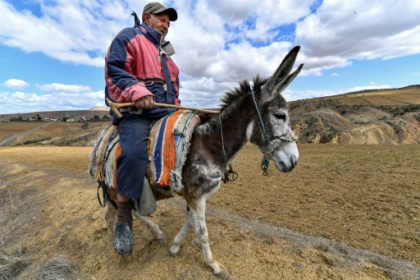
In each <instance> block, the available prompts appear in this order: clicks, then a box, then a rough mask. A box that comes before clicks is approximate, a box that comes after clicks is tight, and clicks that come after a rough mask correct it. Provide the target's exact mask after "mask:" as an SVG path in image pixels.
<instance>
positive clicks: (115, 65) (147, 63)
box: [105, 24, 180, 118]
mask: <svg viewBox="0 0 420 280" xmlns="http://www.w3.org/2000/svg"><path fill="white" fill-rule="evenodd" d="M160 41H161V34H160V33H158V32H156V31H155V30H153V29H152V28H150V27H148V26H147V25H144V24H141V25H140V26H139V27H135V28H134V27H133V28H126V29H124V30H122V31H121V32H120V33H118V35H117V36H116V37H115V39H114V40H113V41H112V43H111V46H110V47H109V49H108V54H107V56H106V58H105V82H106V88H105V96H106V97H108V98H110V99H111V100H113V101H114V102H119V103H120V102H124V103H126V102H132V103H133V104H134V103H135V102H136V101H137V100H139V99H140V98H142V97H144V96H147V95H152V96H154V99H155V102H159V103H167V104H175V105H179V104H180V100H179V98H178V94H179V78H178V75H179V69H178V67H177V66H176V64H175V62H173V61H172V59H171V58H170V57H168V56H167V55H161V54H160V48H159V45H160ZM161 59H164V60H165V61H164V62H166V64H165V63H162V62H161ZM162 64H163V65H162ZM166 66H167V69H168V71H167V72H166V76H167V77H170V85H171V89H169V90H168V91H165V88H166V87H167V83H166V80H165V74H164V71H163V70H162V69H163V68H164V67H165V68H166ZM172 111H174V110H173V109H166V108H158V107H155V108H153V109H151V110H143V111H142V110H141V109H135V110H131V111H130V113H134V114H142V115H148V116H150V117H156V118H159V117H162V116H164V115H167V114H168V113H169V112H172Z"/></svg>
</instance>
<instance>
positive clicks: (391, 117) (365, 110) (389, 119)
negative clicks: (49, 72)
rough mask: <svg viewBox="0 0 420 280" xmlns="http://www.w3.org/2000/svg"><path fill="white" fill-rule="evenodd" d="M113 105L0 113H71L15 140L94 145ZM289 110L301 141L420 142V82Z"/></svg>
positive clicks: (6, 118)
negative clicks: (79, 121)
mask: <svg viewBox="0 0 420 280" xmlns="http://www.w3.org/2000/svg"><path fill="white" fill-rule="evenodd" d="M107 110H108V109H107V108H103V107H95V108H91V109H90V110H80V111H56V112H33V113H25V114H8V115H0V121H1V122H4V121H6V122H7V121H9V120H10V119H11V118H21V119H22V120H27V119H28V120H29V119H36V118H41V119H63V118H66V119H71V120H74V121H75V123H74V124H73V125H72V124H71V123H69V122H66V123H64V122H60V123H61V124H59V123H57V124H55V125H52V126H49V127H48V129H43V130H39V131H37V132H36V133H32V134H28V135H26V136H25V137H21V138H20V139H16V140H15V141H14V142H13V143H10V144H11V145H16V144H25V143H33V144H36V145H64V146H84V145H91V141H93V140H94V139H95V137H96V135H97V134H98V133H99V132H100V130H101V129H102V128H104V127H105V126H107V125H109V123H110V122H109V114H108V112H107ZM289 113H290V120H291V125H292V127H293V130H294V131H296V133H297V134H298V136H299V140H298V142H299V143H346V144H419V143H420V125H419V124H420V85H413V86H408V87H404V88H397V89H386V90H370V91H360V92H352V93H347V94H342V95H336V96H329V97H323V98H314V99H306V100H299V101H293V102H290V103H289ZM81 119H85V120H86V119H90V120H107V121H105V122H99V123H96V124H95V123H90V124H89V126H87V127H86V125H84V126H83V124H78V123H77V120H81ZM12 124H13V123H11V126H3V127H2V129H3V130H5V129H6V128H7V130H8V131H10V133H9V134H8V135H5V136H4V137H6V136H10V135H12V134H13V133H14V132H12V131H13V130H12V129H15V130H16V129H17V127H16V125H12ZM64 124H66V125H64ZM22 127H23V126H22ZM72 127H75V128H72ZM0 128H1V127H0ZM23 130H24V129H23V128H22V131H23ZM0 138H1V137H0ZM0 140H1V139H0Z"/></svg>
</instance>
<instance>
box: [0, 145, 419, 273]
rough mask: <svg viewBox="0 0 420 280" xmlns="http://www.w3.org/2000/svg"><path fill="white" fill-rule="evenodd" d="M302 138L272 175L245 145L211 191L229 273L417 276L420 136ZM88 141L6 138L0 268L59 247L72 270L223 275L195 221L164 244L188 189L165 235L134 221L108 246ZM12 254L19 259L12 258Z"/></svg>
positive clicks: (38, 263) (213, 236)
mask: <svg viewBox="0 0 420 280" xmlns="http://www.w3.org/2000/svg"><path fill="white" fill-rule="evenodd" d="M299 149H300V153H301V159H300V162H299V165H298V166H297V168H296V169H295V170H294V171H292V172H291V173H279V172H277V171H276V170H275V167H274V165H273V164H272V165H271V166H270V170H271V172H272V175H271V176H268V177H265V176H263V175H262V171H261V170H260V160H261V154H260V152H259V151H258V150H257V149H256V148H255V147H253V146H250V145H247V146H245V148H244V149H243V150H242V151H241V153H240V154H239V156H238V157H237V159H236V160H235V162H234V164H233V166H234V169H235V171H237V172H238V173H239V179H238V180H237V181H235V182H229V183H227V184H222V187H221V189H220V190H219V191H218V192H217V193H216V194H215V195H213V196H212V197H211V198H210V200H209V202H208V208H207V226H208V229H209V235H210V245H211V248H212V251H213V255H214V257H215V258H216V259H217V260H218V261H219V262H221V263H222V264H224V265H225V266H226V268H227V269H228V270H229V272H230V274H231V279H419V278H420V249H419V248H420V219H419V217H420V184H419V183H418V182H419V181H418V178H419V175H420V161H419V160H418V159H419V158H420V145H407V146H392V145H379V146H378V145H299ZM90 150H91V148H89V147H44V146H43V147H0V170H1V172H0V225H1V227H0V249H1V250H0V252H1V253H0V279H1V278H2V276H4V275H6V276H7V274H6V273H9V275H16V277H17V278H18V279H34V278H35V277H36V275H38V276H39V275H41V274H40V273H41V272H45V269H46V267H51V260H57V258H60V259H63V260H64V263H67V264H68V265H69V266H68V267H65V268H66V269H62V271H63V270H65V271H67V273H68V274H67V276H68V278H67V279H216V278H215V276H213V274H212V270H211V269H210V268H208V267H206V265H205V263H204V259H203V256H202V251H201V247H200V244H199V242H198V240H197V238H196V237H195V235H194V233H193V232H192V233H190V234H189V235H188V236H187V238H186V239H185V240H184V243H183V245H182V248H181V250H180V255H179V256H177V257H171V256H170V254H169V248H170V245H171V240H172V239H173V238H174V237H175V235H176V233H177V232H178V231H179V230H180V229H181V227H182V224H183V222H184V208H185V203H184V202H183V200H182V199H181V198H176V199H168V200H163V201H159V202H158V210H157V211H156V212H155V213H154V214H153V220H154V221H155V222H157V223H158V224H159V225H160V227H161V229H162V230H163V231H164V232H165V234H166V236H167V237H168V244H167V245H166V246H160V245H158V244H157V243H156V242H154V240H153V237H152V235H151V233H150V231H149V230H147V229H146V228H144V227H143V226H142V225H141V224H140V223H139V222H138V221H137V222H135V225H134V234H135V248H134V251H133V253H132V254H131V255H130V256H127V257H121V256H119V255H117V254H115V253H114V252H113V248H112V243H111V234H110V233H109V232H108V229H107V226H106V222H105V219H104V210H103V209H102V208H101V207H100V206H99V204H98V202H97V198H96V183H95V182H94V181H93V180H92V179H90V178H89V177H88V175H87V165H88V160H89V159H88V154H89V152H90ZM6 257H7V258H6ZM16 259H20V260H21V262H20V263H19V264H20V266H17V267H18V268H19V269H17V268H16V265H15V266H14V268H15V270H14V272H13V271H12V270H11V269H8V270H7V269H5V263H6V265H7V262H5V261H4V260H9V263H10V264H13V263H12V261H13V260H16ZM2 260H3V261H2ZM61 263H62V262H61ZM14 264H16V262H15V263H14ZM10 267H12V266H9V268H10ZM63 267H64V265H61V268H63ZM53 270H55V272H56V271H57V270H58V268H57V266H55V269H53ZM10 271H12V272H10ZM2 273H3V275H2ZM12 273H14V274H12ZM51 273H52V272H51ZM71 277H73V278H71Z"/></svg>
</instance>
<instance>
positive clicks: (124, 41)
mask: <svg viewBox="0 0 420 280" xmlns="http://www.w3.org/2000/svg"><path fill="white" fill-rule="evenodd" d="M132 40H134V37H133V38H132ZM132 40H130V36H129V32H128V30H127V29H126V30H123V31H121V32H120V33H119V34H118V35H117V37H116V38H115V39H114V40H113V41H112V43H111V46H110V47H109V50H108V54H107V56H106V58H105V83H106V86H107V89H108V93H109V95H110V97H111V99H113V100H114V101H115V102H135V101H137V100H138V99H140V98H142V97H144V96H147V95H152V96H153V94H152V93H151V92H150V91H149V90H147V88H146V86H145V85H144V84H143V83H141V82H139V81H138V80H137V78H136V77H135V75H134V74H133V73H134V71H133V69H134V67H135V64H138V63H141V62H139V61H136V57H135V50H134V47H135V46H133V44H132V43H131V41H132Z"/></svg>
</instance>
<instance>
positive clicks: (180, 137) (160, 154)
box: [89, 110, 200, 192]
mask: <svg viewBox="0 0 420 280" xmlns="http://www.w3.org/2000/svg"><path fill="white" fill-rule="evenodd" d="M199 123H200V117H199V115H198V114H197V113H195V112H192V111H188V110H178V111H177V112H175V113H173V114H171V115H169V116H166V117H164V118H162V119H160V120H158V121H157V122H155V123H153V124H152V126H151V129H150V134H149V143H148V149H147V150H148V155H149V163H148V165H147V171H146V176H147V178H148V180H149V182H150V185H151V186H152V187H166V186H169V187H170V189H171V191H172V192H179V191H181V190H182V189H183V187H184V186H183V185H182V182H181V181H182V167H183V166H184V163H185V160H186V158H187V154H188V149H189V146H190V140H191V136H192V134H193V131H194V129H195V127H196V126H197V125H198V124H199ZM121 152H122V149H121V146H120V145H119V135H118V127H116V126H113V125H110V126H108V127H107V128H105V129H104V130H103V131H102V133H101V135H100V136H99V137H98V139H97V140H96V143H95V146H94V148H93V150H92V152H91V154H90V164H89V174H90V175H91V176H92V177H93V178H94V179H96V180H97V181H99V182H104V183H105V184H106V185H107V186H108V187H110V188H116V187H117V182H116V170H117V168H116V165H117V163H116V159H117V158H118V156H119V155H120V154H121ZM139 180H143V178H139Z"/></svg>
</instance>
